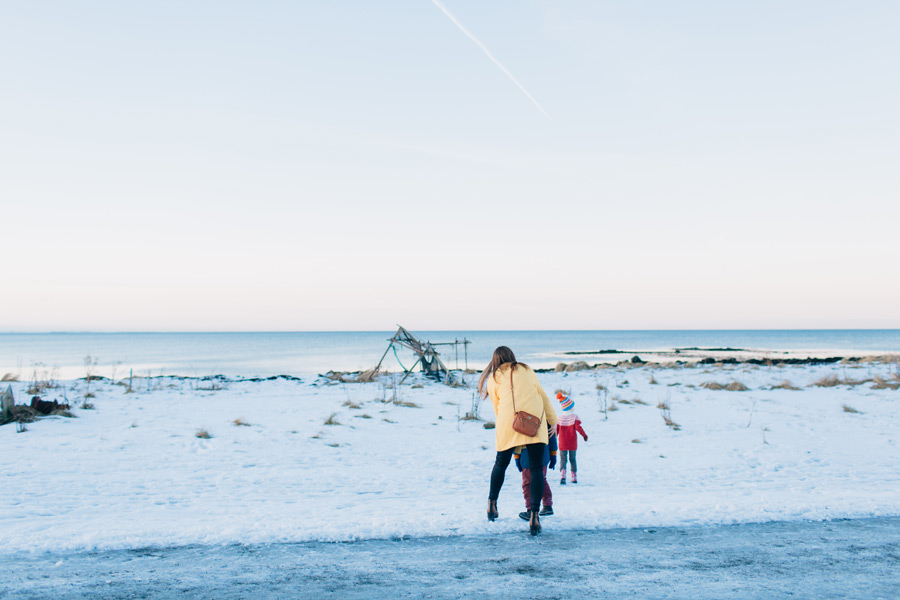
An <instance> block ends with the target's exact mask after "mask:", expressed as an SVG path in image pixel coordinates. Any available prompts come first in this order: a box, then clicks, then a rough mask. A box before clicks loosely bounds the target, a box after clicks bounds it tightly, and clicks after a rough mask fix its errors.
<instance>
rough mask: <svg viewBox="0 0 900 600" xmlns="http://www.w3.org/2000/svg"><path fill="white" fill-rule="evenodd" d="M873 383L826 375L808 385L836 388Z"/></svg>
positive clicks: (867, 380)
mask: <svg viewBox="0 0 900 600" xmlns="http://www.w3.org/2000/svg"><path fill="white" fill-rule="evenodd" d="M871 381H874V379H841V378H840V377H838V376H837V375H827V376H825V377H822V378H821V379H819V380H817V381H813V382H812V383H811V384H809V386H810V387H813V386H815V387H836V386H839V385H847V386H850V387H853V386H857V385H862V384H863V383H869V382H871Z"/></svg>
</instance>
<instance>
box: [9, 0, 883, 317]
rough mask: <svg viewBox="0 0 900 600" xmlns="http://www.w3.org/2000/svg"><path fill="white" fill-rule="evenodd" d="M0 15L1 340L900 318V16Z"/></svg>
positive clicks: (231, 5) (357, 8)
mask: <svg viewBox="0 0 900 600" xmlns="http://www.w3.org/2000/svg"><path fill="white" fill-rule="evenodd" d="M443 4H444V5H445V6H446V7H447V9H448V10H450V11H451V12H452V13H453V14H454V16H455V17H456V18H457V19H458V20H459V21H460V22H461V23H462V24H463V25H464V26H465V27H466V28H467V29H468V30H469V31H470V32H471V33H472V34H473V35H474V36H476V37H477V38H478V39H479V40H480V41H481V42H482V43H483V44H484V45H485V46H486V47H487V48H488V49H489V50H490V51H491V53H492V54H493V55H494V56H495V57H496V58H497V59H498V60H499V61H500V62H501V63H502V64H503V65H504V66H505V67H506V68H507V69H508V70H509V71H510V72H511V73H512V74H513V75H514V76H515V77H516V78H517V79H518V80H519V81H520V82H521V83H522V85H523V86H524V87H525V88H526V89H527V90H528V91H529V92H530V93H531V95H532V96H534V98H535V99H536V100H537V101H538V102H540V104H541V105H542V106H543V107H544V109H545V110H546V111H547V112H548V113H549V115H550V116H551V118H550V119H548V118H546V117H545V116H544V115H543V114H542V113H541V112H540V111H539V110H538V109H537V108H536V106H535V105H534V104H533V103H532V102H531V101H530V100H529V99H528V98H527V97H526V96H525V95H524V94H523V93H522V92H521V91H520V90H519V89H518V88H517V87H516V86H515V84H514V83H513V82H512V81H510V80H509V79H508V78H507V76H506V75H505V74H504V73H503V72H502V71H501V70H500V69H499V68H498V67H497V66H496V65H495V64H494V63H493V62H491V60H490V59H489V58H488V57H487V56H486V55H485V54H484V53H483V52H482V50H480V49H479V48H478V46H477V45H476V44H475V43H473V42H472V41H471V40H470V39H469V38H468V37H466V36H465V35H464V34H463V33H462V32H461V31H460V30H459V29H458V28H457V27H456V26H455V25H454V24H453V23H452V22H451V21H450V19H448V18H447V17H446V15H444V14H443V13H442V12H441V11H440V10H439V8H438V7H436V6H435V5H434V4H433V3H432V2H431V1H430V0H421V1H412V0H408V1H403V2H395V1H388V0H385V1H383V2H350V1H340V0H330V1H328V2H297V1H295V2H289V1H282V2H274V1H270V2H222V1H216V2H190V1H188V2H185V1H179V2H169V1H156V2H147V3H138V2H112V1H109V2H83V1H77V0H73V1H67V2H42V1H39V0H36V1H28V2H26V1H18V2H3V3H0V73H2V76H3V77H2V81H3V84H2V94H0V202H2V208H3V228H2V230H0V252H2V256H3V258H4V260H3V263H4V267H3V281H4V285H3V290H4V291H3V294H2V295H0V330H17V331H21V330H85V329H90V330H342V329H350V330H353V329H376V330H389V329H391V328H392V327H393V326H394V324H395V323H398V322H399V323H403V324H404V325H406V326H408V327H411V328H414V329H415V328H418V329H426V330H429V329H430V330H434V329H595V328H597V329H616V328H624V329H636V328H651V329H652V328H793V327H797V328H807V327H812V328H815V327H826V328H832V327H833V328H840V327H900V310H898V309H897V306H900V283H898V279H897V277H896V272H897V266H898V259H900V242H898V241H897V240H898V236H897V224H898V223H900V202H898V197H900V175H898V168H897V165H898V163H900V160H898V159H900V116H898V114H900V111H898V110H897V106H900V37H898V36H897V31H898V27H900V4H897V3H896V2H888V1H872V2H865V3H852V2H821V1H819V2H812V1H802V2H801V1H795V2H791V1H788V2H785V1H779V2H774V1H754V2H721V1H719V2H712V1H708V2H696V1H694V2H692V1H685V2H677V3H676V2H663V1H644V2H635V1H627V2H626V1H622V2H602V1H569V2H549V1H538V0H518V1H512V0H498V1H492V2H484V1H478V2H476V1H473V0H443Z"/></svg>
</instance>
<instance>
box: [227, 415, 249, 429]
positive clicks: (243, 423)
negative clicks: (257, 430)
mask: <svg viewBox="0 0 900 600" xmlns="http://www.w3.org/2000/svg"><path fill="white" fill-rule="evenodd" d="M231 424H232V425H234V426H235V427H250V423H248V422H247V421H245V420H244V419H242V418H240V417H238V418H237V419H235V420H234V421H232V422H231Z"/></svg>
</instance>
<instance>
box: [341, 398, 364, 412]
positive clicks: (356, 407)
mask: <svg viewBox="0 0 900 600" xmlns="http://www.w3.org/2000/svg"><path fill="white" fill-rule="evenodd" d="M343 405H344V406H346V407H347V408H351V409H353V410H359V409H361V408H362V407H361V406H360V405H359V404H357V403H356V402H353V401H352V400H347V401H345V402H344V404H343Z"/></svg>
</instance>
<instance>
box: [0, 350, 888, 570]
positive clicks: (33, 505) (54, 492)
mask: <svg viewBox="0 0 900 600" xmlns="http://www.w3.org/2000/svg"><path fill="white" fill-rule="evenodd" d="M829 376H835V377H837V378H839V379H840V380H841V381H842V382H843V383H842V384H840V385H836V386H833V387H816V386H811V384H813V383H814V382H816V381H818V380H820V379H822V378H824V377H829ZM876 377H880V378H882V379H883V380H884V381H886V382H888V383H894V382H897V379H896V378H897V377H898V375H897V365H896V363H860V364H846V365H843V364H836V365H823V366H794V367H755V366H745V365H736V366H712V367H704V366H696V367H682V368H659V367H648V366H643V367H620V368H611V369H601V370H597V371H581V372H575V373H548V374H541V375H540V378H541V381H542V382H543V385H544V388H545V389H546V390H547V391H548V393H552V392H553V391H554V390H556V389H557V388H562V389H566V390H569V391H570V392H571V393H572V396H573V398H574V399H575V411H576V412H577V413H578V414H579V415H580V417H581V419H582V421H583V423H584V427H585V429H586V430H587V432H588V434H589V436H590V440H589V442H587V443H584V442H580V446H579V452H578V462H579V472H578V474H579V483H578V485H571V484H570V485H566V486H560V485H559V481H558V476H556V475H555V472H553V471H551V480H550V481H551V487H552V489H553V494H554V503H555V505H554V507H555V510H556V515H555V516H552V517H547V518H546V519H544V526H545V529H546V530H548V531H550V530H563V529H566V530H569V529H600V528H603V529H606V528H616V527H651V526H665V525H677V526H682V525H692V524H727V523H744V522H765V521H785V520H786V521H791V520H806V519H812V520H816V519H831V518H842V517H873V516H897V515H900V472H898V469H897V465H898V464H900V447H898V442H900V411H898V407H900V390H894V389H890V387H886V388H884V389H872V388H873V386H876V384H877V381H867V382H865V383H857V382H858V381H860V380H874V379H875V378H876ZM466 378H467V381H468V383H469V384H470V387H468V388H456V389H454V388H449V387H446V386H444V385H441V384H436V383H432V382H427V381H425V380H422V379H418V380H413V382H414V383H415V382H416V381H418V382H420V384H421V385H423V387H414V386H410V385H409V382H410V380H408V381H407V384H405V385H403V386H402V387H400V388H399V389H398V390H397V394H398V397H397V400H398V402H397V403H395V402H393V401H392V400H393V398H394V390H392V389H389V388H388V387H387V386H388V384H389V383H390V380H391V379H390V377H387V378H385V379H382V380H381V381H379V382H374V383H368V384H342V383H338V384H331V385H328V384H325V382H324V380H315V379H305V380H303V381H299V382H298V381H285V380H275V381H262V382H240V383H237V382H231V383H227V384H225V389H221V390H198V389H195V388H196V387H197V386H198V382H197V381H195V380H179V379H174V378H172V379H156V380H148V381H141V382H140V383H139V384H138V383H136V384H135V387H136V388H137V389H136V392H135V393H132V394H125V393H123V392H124V388H123V387H121V386H119V385H112V384H109V383H97V382H94V383H93V384H92V386H91V389H92V391H93V392H94V393H96V397H95V398H92V399H90V400H89V401H90V402H91V403H93V404H94V406H95V408H94V409H93V410H84V409H79V408H76V409H74V412H75V413H76V415H77V417H78V418H74V419H71V418H63V417H53V418H45V419H41V420H40V421H38V422H35V423H30V424H28V431H26V432H23V433H17V432H16V426H15V425H12V424H10V425H5V426H3V427H0V448H2V449H3V460H2V461H0V552H2V553H15V552H21V551H68V550H75V551H78V550H83V549H115V548H138V547H146V546H166V547H168V546H175V545H186V544H229V543H241V544H253V543H268V542H305V541H316V540H327V541H330V540H357V539H376V538H396V537H402V536H413V537H421V536H447V535H457V534H475V535H477V534H485V533H500V532H511V531H521V530H522V529H523V528H524V527H525V523H524V522H523V521H521V520H519V519H518V518H517V516H516V514H517V513H518V512H519V511H520V510H523V509H524V501H523V497H522V493H521V485H520V482H521V479H520V476H519V474H518V472H517V471H516V470H515V467H513V466H511V467H510V470H509V471H508V473H507V480H506V485H505V486H504V488H503V491H502V493H501V497H500V501H499V506H500V516H501V518H500V519H499V520H498V521H496V522H494V523H489V522H487V520H486V519H485V508H486V504H487V502H486V498H487V488H488V475H489V472H490V468H491V465H492V462H493V457H494V444H493V441H494V432H493V431H492V430H488V429H485V428H484V426H483V425H484V424H483V423H482V422H480V421H471V420H470V421H465V420H463V421H460V420H458V417H459V416H463V415H465V413H466V412H467V411H468V410H470V409H471V407H472V403H473V398H474V390H473V389H472V387H471V384H472V383H473V382H474V379H475V376H474V375H467V376H466ZM785 380H789V381H790V382H792V383H793V385H794V386H795V387H797V388H800V389H799V390H790V389H770V388H771V386H773V385H777V384H780V383H782V382H783V381H785ZM848 380H849V383H848ZM732 381H738V382H740V383H742V384H744V385H745V386H746V387H748V388H749V390H748V391H726V390H720V391H714V390H709V389H705V388H703V387H701V385H702V384H704V383H707V382H717V383H721V384H727V383H729V382H732ZM64 383H65V385H66V386H67V388H66V395H67V396H68V398H69V399H70V400H71V399H77V400H76V401H75V404H76V406H77V405H78V404H80V402H81V397H82V395H83V394H84V391H85V382H84V381H76V382H72V381H68V382H64ZM199 385H202V386H204V387H208V386H209V382H200V383H199ZM417 385H418V384H417ZM598 385H602V386H604V387H605V388H607V390H608V392H604V391H603V390H599V391H598V389H597V386H598ZM12 386H13V390H14V392H15V394H16V400H17V401H18V402H19V403H23V402H25V403H27V400H28V398H29V396H28V395H27V394H26V393H25V390H26V388H27V384H26V383H13V384H12ZM148 387H149V388H151V389H149V390H148ZM878 387H880V386H878ZM154 388H156V389H154ZM61 396H62V390H61V389H56V390H48V391H47V393H45V394H44V396H43V397H44V398H45V399H51V400H52V399H54V397H59V398H61ZM604 396H606V402H607V404H608V406H611V405H612V404H613V403H614V402H615V404H616V408H617V410H614V411H608V412H606V413H605V414H604V412H603V411H602V406H603V400H604ZM637 400H640V401H641V402H644V403H646V404H640V403H635V401H637ZM664 401H665V402H668V404H669V405H670V407H671V415H670V416H671V420H672V421H673V422H675V423H677V424H678V425H679V426H680V428H679V429H677V430H676V429H675V428H673V427H669V426H667V425H666V424H665V422H664V420H663V418H662V411H661V410H660V409H659V408H657V405H658V404H659V403H660V402H664ZM408 404H414V405H412V406H411V405H408ZM844 407H846V408H847V409H852V410H856V411H858V412H847V410H845V408H844ZM480 412H481V416H482V417H485V418H486V419H487V420H493V415H492V413H491V410H490V404H489V403H488V402H483V403H481V404H480ZM331 415H334V417H333V419H332V420H333V421H336V424H331V425H328V424H325V423H326V420H328V419H329V417H330V416H331ZM236 419H240V420H241V421H242V422H244V423H246V424H247V425H246V426H244V425H235V424H234V421H235V420H236ZM201 429H205V430H206V431H208V432H209V434H210V435H211V436H212V437H211V438H210V439H200V438H198V437H196V436H195V434H196V433H197V431H198V430H201Z"/></svg>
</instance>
